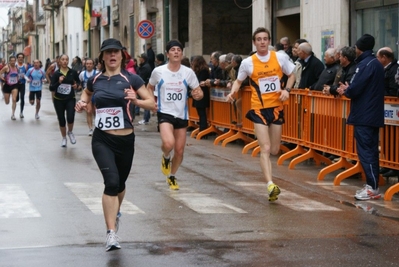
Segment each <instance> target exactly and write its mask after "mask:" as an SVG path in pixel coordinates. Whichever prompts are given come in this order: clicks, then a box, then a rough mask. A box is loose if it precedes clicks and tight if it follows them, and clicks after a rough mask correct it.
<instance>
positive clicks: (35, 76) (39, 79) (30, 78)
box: [25, 59, 46, 120]
mask: <svg viewBox="0 0 399 267" xmlns="http://www.w3.org/2000/svg"><path fill="white" fill-rule="evenodd" d="M40 65H41V63H40V61H39V60H38V59H35V60H34V61H33V68H30V69H29V70H28V71H27V72H26V74H25V80H26V82H27V83H30V85H29V103H30V104H31V105H33V104H34V103H35V98H36V113H35V119H36V120H38V119H39V118H40V117H39V110H40V106H41V103H40V101H41V99H42V88H43V82H44V81H45V80H46V73H45V72H44V71H43V70H42V69H41V68H40Z"/></svg>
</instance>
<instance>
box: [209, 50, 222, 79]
mask: <svg viewBox="0 0 399 267" xmlns="http://www.w3.org/2000/svg"><path fill="white" fill-rule="evenodd" d="M220 56H221V54H220V53H219V52H213V53H212V54H211V63H212V67H211V75H210V77H209V79H207V80H206V86H208V87H211V86H215V80H217V79H219V80H220V79H223V70H222V69H221V68H220V66H219V58H220Z"/></svg>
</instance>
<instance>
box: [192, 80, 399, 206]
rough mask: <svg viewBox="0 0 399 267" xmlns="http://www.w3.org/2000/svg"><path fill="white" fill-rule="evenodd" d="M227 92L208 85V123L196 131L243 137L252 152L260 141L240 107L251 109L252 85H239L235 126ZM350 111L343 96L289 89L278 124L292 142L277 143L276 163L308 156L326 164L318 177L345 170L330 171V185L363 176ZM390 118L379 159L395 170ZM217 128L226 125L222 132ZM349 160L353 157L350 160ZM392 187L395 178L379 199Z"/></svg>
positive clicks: (392, 101) (395, 103)
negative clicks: (335, 158)
mask: <svg viewBox="0 0 399 267" xmlns="http://www.w3.org/2000/svg"><path fill="white" fill-rule="evenodd" d="M212 90H213V91H212ZM229 92H230V90H227V89H225V88H224V89H223V88H212V89H211V95H212V94H213V95H214V96H215V95H216V98H211V107H210V112H209V122H210V124H211V126H210V127H209V128H208V129H206V130H204V131H202V132H199V133H198V134H197V136H196V137H197V139H200V138H201V137H202V136H204V135H206V134H208V133H211V132H216V133H217V134H218V135H219V136H218V137H217V138H216V139H215V141H214V144H215V145H217V144H218V143H219V142H221V141H222V146H225V145H226V144H227V143H229V142H231V141H234V140H237V139H242V140H244V142H245V143H247V144H246V145H245V146H244V148H243V150H242V153H247V152H248V151H249V150H250V149H253V151H252V156H256V155H257V153H259V146H258V143H257V140H256V139H254V138H252V136H254V126H253V123H252V122H251V121H249V120H248V119H246V118H245V113H246V112H247V111H248V110H249V109H250V103H251V101H250V97H251V89H250V88H244V89H242V90H240V92H239V95H238V97H239V98H241V105H242V114H243V118H242V126H240V127H238V126H237V125H236V124H233V123H232V121H237V110H236V108H235V107H234V105H232V104H230V103H228V102H225V96H226V95H227V94H228V93H229ZM220 96H223V97H220ZM385 104H386V105H387V104H388V105H392V107H394V108H396V109H395V110H396V112H397V115H396V116H397V117H399V99H398V98H393V97H386V98H385ZM194 110H195V109H194ZM190 112H191V109H190ZM349 112H350V100H349V99H347V98H345V97H338V98H334V97H332V96H326V95H323V94H322V93H321V92H318V91H310V90H308V89H306V90H292V91H291V93H290V99H289V101H287V103H284V113H285V124H283V128H282V141H285V142H288V143H291V144H296V145H297V146H296V148H295V149H293V150H288V149H287V148H286V147H284V146H282V150H283V151H287V152H286V153H284V154H282V155H281V156H280V157H279V159H278V161H277V164H279V165H281V164H283V162H284V161H285V160H289V159H291V158H293V159H291V160H290V163H289V168H290V169H293V168H295V165H296V164H298V163H300V162H303V161H305V160H307V159H310V158H312V159H314V160H315V162H316V164H320V163H321V162H324V163H326V164H327V165H328V166H326V167H325V168H323V169H322V170H321V171H320V172H319V174H318V177H317V179H318V180H323V179H324V177H325V176H326V175H327V174H329V173H332V172H334V171H337V170H340V169H345V170H344V171H341V172H340V173H339V174H338V175H336V176H335V178H334V185H339V184H340V182H341V181H342V180H344V179H346V178H348V177H350V176H352V175H354V174H356V173H361V175H362V178H363V179H365V175H364V172H363V169H362V167H361V165H360V162H359V161H358V156H357V152H356V146H355V139H354V128H353V126H351V125H347V124H346V120H347V118H348V115H349ZM195 115H196V112H195ZM195 115H193V121H194V120H195V119H196V118H195ZM197 117H198V116H197ZM190 120H191V115H190ZM396 123H397V124H396ZM392 124H393V125H389V124H387V125H385V127H384V128H382V129H381V134H380V143H381V151H380V165H381V166H382V167H387V168H392V169H397V170H399V149H398V145H399V139H398V138H397V137H398V136H399V122H398V121H395V120H393V123H392ZM219 128H224V129H227V130H228V131H227V132H225V133H223V132H222V131H221V130H220V129H219ZM321 152H326V153H330V154H334V155H336V156H339V157H340V159H339V161H338V162H335V163H332V162H331V160H330V159H328V158H326V157H324V156H323V155H322V153H321ZM354 161H355V162H356V163H353V162H354ZM383 183H384V179H382V177H381V178H380V184H383ZM397 192H399V183H398V184H396V185H393V186H391V187H390V188H389V189H388V190H387V192H386V193H385V197H384V199H385V200H391V198H392V196H393V194H395V193H397Z"/></svg>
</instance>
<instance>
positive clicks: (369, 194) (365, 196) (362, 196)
mask: <svg viewBox="0 0 399 267" xmlns="http://www.w3.org/2000/svg"><path fill="white" fill-rule="evenodd" d="M355 198H356V199H357V200H370V199H380V198H381V194H380V193H379V190H378V188H377V189H373V188H372V187H371V186H370V185H368V184H366V185H364V187H363V189H361V190H357V191H356V194H355Z"/></svg>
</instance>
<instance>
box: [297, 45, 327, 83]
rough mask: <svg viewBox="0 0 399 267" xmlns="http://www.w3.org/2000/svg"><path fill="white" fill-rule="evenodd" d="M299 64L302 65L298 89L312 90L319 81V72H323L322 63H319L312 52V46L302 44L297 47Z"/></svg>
mask: <svg viewBox="0 0 399 267" xmlns="http://www.w3.org/2000/svg"><path fill="white" fill-rule="evenodd" d="M297 53H298V57H299V58H300V60H299V62H300V63H301V65H302V73H301V80H300V82H299V86H298V88H300V89H305V88H309V89H314V87H315V85H316V83H317V81H318V80H319V77H320V74H321V72H322V71H323V70H324V65H323V62H321V61H320V59H318V58H317V57H315V55H314V54H313V52H312V46H311V45H310V44H309V43H302V44H300V45H299V46H298V50H297Z"/></svg>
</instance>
